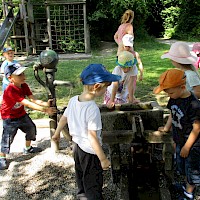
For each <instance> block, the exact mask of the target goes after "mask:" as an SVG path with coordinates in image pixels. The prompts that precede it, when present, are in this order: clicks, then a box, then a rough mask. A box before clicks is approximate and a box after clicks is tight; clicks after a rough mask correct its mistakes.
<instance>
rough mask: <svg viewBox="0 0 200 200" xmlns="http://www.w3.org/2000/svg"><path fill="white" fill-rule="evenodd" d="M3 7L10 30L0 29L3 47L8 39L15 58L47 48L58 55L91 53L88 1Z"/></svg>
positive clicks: (29, 2)
mask: <svg viewBox="0 0 200 200" xmlns="http://www.w3.org/2000/svg"><path fill="white" fill-rule="evenodd" d="M2 3H3V6H2V7H3V10H4V12H3V13H4V18H5V20H4V22H3V24H4V23H5V24H6V27H7V29H6V31H5V30H4V28H3V27H2V28H0V33H1V40H0V45H1V47H2V46H3V45H4V44H5V42H6V40H7V39H8V37H9V40H10V41H11V42H12V43H13V44H14V45H15V53H16V54H39V53H41V52H42V51H43V50H45V49H46V48H47V47H49V48H50V49H53V50H55V51H56V52H59V53H70V52H71V53H72V52H81V53H83V52H84V53H88V52H90V41H89V37H90V35H89V28H88V25H87V22H86V0H78V1H77V0H59V1H53V0H46V1H45V0H38V1H33V0H27V1H26V0H20V3H19V4H15V5H13V4H12V1H9V3H8V2H6V1H5V0H3V1H2ZM11 5H12V6H11ZM9 8H10V9H9ZM10 19H11V20H10ZM9 45H10V44H9Z"/></svg>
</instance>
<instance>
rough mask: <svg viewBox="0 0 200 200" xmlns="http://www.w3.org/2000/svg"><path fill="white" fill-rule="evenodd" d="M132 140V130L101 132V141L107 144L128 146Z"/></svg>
mask: <svg viewBox="0 0 200 200" xmlns="http://www.w3.org/2000/svg"><path fill="white" fill-rule="evenodd" d="M132 140H133V131H132V130H114V131H102V141H103V143H107V144H118V143H119V144H130V143H131V142H132Z"/></svg>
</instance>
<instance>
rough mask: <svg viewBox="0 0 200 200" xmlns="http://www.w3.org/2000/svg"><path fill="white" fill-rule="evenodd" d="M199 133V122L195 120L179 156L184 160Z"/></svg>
mask: <svg viewBox="0 0 200 200" xmlns="http://www.w3.org/2000/svg"><path fill="white" fill-rule="evenodd" d="M199 132H200V120H196V121H195V122H194V123H193V129H192V131H191V133H190V135H189V137H188V139H187V141H186V143H185V145H184V146H183V148H182V149H181V153H180V155H181V156H182V157H184V158H186V157H187V156H188V154H189V151H190V149H191V147H192V145H193V144H194V143H195V141H196V139H197V137H198V136H199Z"/></svg>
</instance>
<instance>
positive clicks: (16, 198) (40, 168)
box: [0, 138, 118, 200]
mask: <svg viewBox="0 0 200 200" xmlns="http://www.w3.org/2000/svg"><path fill="white" fill-rule="evenodd" d="M37 146H38V147H41V148H42V149H43V151H42V152H40V153H37V154H31V155H23V154H22V153H21V152H17V153H11V154H9V156H8V160H9V162H10V165H9V168H8V170H2V171H0V180H1V181H0V199H2V200H11V199H12V200H22V199H23V200H28V199H33V200H41V199H48V200H55V199H56V200H75V199H76V188H77V187H76V183H75V171H74V160H73V157H72V151H71V149H70V147H69V146H68V144H67V142H66V141H65V140H64V139H63V138H62V139H61V143H60V147H61V150H60V152H59V153H54V152H52V150H51V148H50V140H49V139H47V140H43V141H41V142H40V143H38V144H37ZM104 177H105V179H106V181H105V183H104V187H103V193H104V196H105V200H107V199H113V200H114V199H118V198H117V188H116V187H115V186H114V185H113V184H112V182H111V177H110V171H105V172H104Z"/></svg>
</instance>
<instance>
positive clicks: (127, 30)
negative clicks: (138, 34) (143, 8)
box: [114, 10, 134, 55]
mask: <svg viewBox="0 0 200 200" xmlns="http://www.w3.org/2000/svg"><path fill="white" fill-rule="evenodd" d="M133 19H134V12H133V11H132V10H126V11H125V12H124V14H123V15H122V18H121V25H120V26H119V27H118V29H117V32H116V33H115V35H114V40H115V42H116V43H117V44H118V50H117V55H118V54H119V48H120V44H121V43H122V38H123V36H124V35H125V34H130V35H132V36H133V25H132V22H133Z"/></svg>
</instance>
